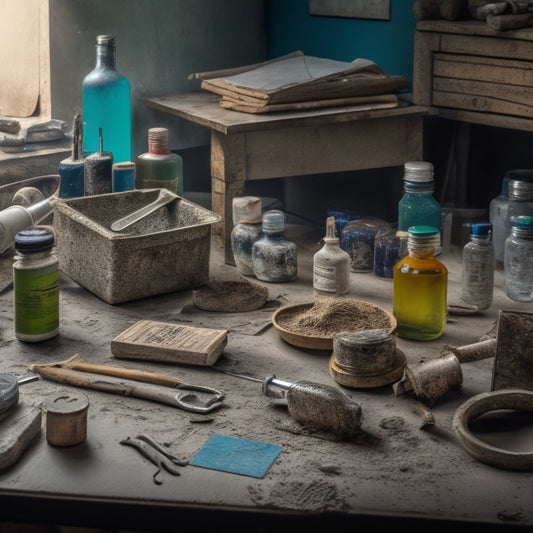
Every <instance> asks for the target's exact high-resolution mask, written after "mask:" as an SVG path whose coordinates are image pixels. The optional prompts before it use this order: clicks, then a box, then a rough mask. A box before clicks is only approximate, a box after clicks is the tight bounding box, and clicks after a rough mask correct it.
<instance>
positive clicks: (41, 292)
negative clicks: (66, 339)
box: [13, 226, 59, 342]
mask: <svg viewBox="0 0 533 533" xmlns="http://www.w3.org/2000/svg"><path fill="white" fill-rule="evenodd" d="M15 250H16V254H15V262H14V263H13V294H14V307H15V335H16V337H17V339H19V340H21V341H25V342H40V341H44V340H47V339H50V338H52V337H55V336H56V335H57V334H58V333H59V268H58V259H57V256H56V254H55V252H54V234H53V232H52V231H51V230H49V229H48V228H44V227H42V228H41V227H38V226H35V227H33V228H29V229H26V230H22V231H19V232H18V233H17V234H16V235H15Z"/></svg>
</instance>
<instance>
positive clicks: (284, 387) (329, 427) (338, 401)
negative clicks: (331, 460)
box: [213, 367, 363, 439]
mask: <svg viewBox="0 0 533 533" xmlns="http://www.w3.org/2000/svg"><path fill="white" fill-rule="evenodd" d="M213 368H216V367H213ZM216 369H217V370H218V371H220V372H222V373H224V374H228V375H230V376H234V377H237V378H242V379H247V380H250V381H256V382H259V383H262V390H263V393H264V394H265V395H266V396H269V397H271V398H278V399H280V398H282V399H286V401H287V407H288V409H289V414H290V415H291V416H292V418H294V420H296V421H297V422H299V423H300V424H302V425H303V426H307V427H311V428H314V429H318V430H322V431H328V432H333V433H335V434H336V435H338V436H339V437H341V438H344V439H350V438H353V437H355V436H356V435H358V434H360V433H361V422H362V418H363V417H362V410H361V406H360V405H359V404H358V403H357V402H355V401H354V400H352V398H350V397H349V396H348V395H347V394H345V393H344V392H343V391H341V390H340V389H337V388H335V387H331V386H329V385H324V384H322V383H315V382H313V381H306V380H302V381H298V382H296V383H292V382H290V381H285V380H281V379H278V378H276V376H274V375H272V376H268V377H267V378H265V379H259V378H255V377H252V376H246V375H242V374H233V373H231V372H226V371H225V370H222V369H220V368H216Z"/></svg>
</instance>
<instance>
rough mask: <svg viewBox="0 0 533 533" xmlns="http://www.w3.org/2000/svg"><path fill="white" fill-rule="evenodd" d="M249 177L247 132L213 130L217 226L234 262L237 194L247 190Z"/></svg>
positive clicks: (227, 259)
mask: <svg viewBox="0 0 533 533" xmlns="http://www.w3.org/2000/svg"><path fill="white" fill-rule="evenodd" d="M245 181H246V152H245V138H244V135H243V134H235V135H231V134H230V135H224V134H222V133H219V132H217V131H214V130H213V131H212V132H211V209H212V210H213V211H214V212H215V213H217V214H219V215H220V216H221V217H222V219H221V221H220V222H219V223H218V224H216V225H215V226H213V232H214V233H215V235H219V236H220V238H221V239H222V242H223V244H224V258H225V262H226V263H227V264H228V265H234V264H235V260H234V258H233V251H232V249H231V230H232V229H233V218H232V212H233V207H232V204H233V198H235V197H236V196H242V195H243V194H244V186H245Z"/></svg>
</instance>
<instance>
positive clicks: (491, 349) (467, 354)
mask: <svg viewBox="0 0 533 533" xmlns="http://www.w3.org/2000/svg"><path fill="white" fill-rule="evenodd" d="M496 345H497V341H496V339H486V340H483V341H479V342H474V343H472V344H465V345H463V346H450V345H446V346H444V350H445V351H447V352H452V353H453V354H454V355H455V356H456V357H457V359H459V362H461V363H472V362H473V361H481V360H482V359H489V358H491V357H494V356H495V355H496Z"/></svg>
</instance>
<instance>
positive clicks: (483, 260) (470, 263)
mask: <svg viewBox="0 0 533 533" xmlns="http://www.w3.org/2000/svg"><path fill="white" fill-rule="evenodd" d="M491 233H492V224H490V223H479V224H476V223H475V224H472V225H471V226H470V242H468V243H467V244H466V245H465V246H464V248H463V271H462V296H461V297H462V299H463V301H465V302H466V303H467V304H470V305H475V306H476V307H477V308H478V309H479V310H483V309H488V308H489V307H490V306H491V305H492V297H493V293H494V250H493V247H492V241H491Z"/></svg>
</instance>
